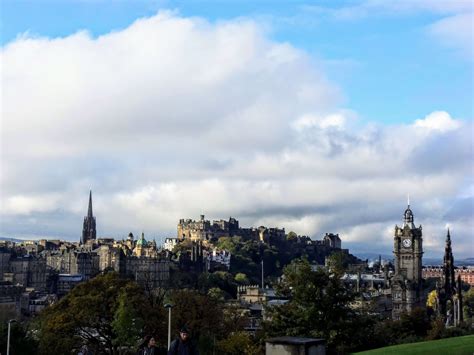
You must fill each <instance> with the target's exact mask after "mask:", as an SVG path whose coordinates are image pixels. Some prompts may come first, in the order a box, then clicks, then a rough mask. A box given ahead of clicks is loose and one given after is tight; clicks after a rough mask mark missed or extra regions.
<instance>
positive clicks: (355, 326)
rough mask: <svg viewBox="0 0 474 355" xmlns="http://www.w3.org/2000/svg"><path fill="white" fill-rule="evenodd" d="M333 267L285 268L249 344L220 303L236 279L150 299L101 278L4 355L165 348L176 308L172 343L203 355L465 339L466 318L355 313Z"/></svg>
mask: <svg viewBox="0 0 474 355" xmlns="http://www.w3.org/2000/svg"><path fill="white" fill-rule="evenodd" d="M330 265H331V267H330V268H329V270H330V271H327V270H326V269H323V268H320V269H316V270H314V269H313V268H312V267H311V264H310V263H309V262H308V261H307V260H306V259H304V258H303V259H298V260H294V261H293V262H291V263H290V264H289V265H287V266H286V267H285V268H284V271H283V277H282V278H281V280H280V282H279V283H276V284H275V287H276V289H277V291H278V293H279V294H280V295H281V296H282V297H284V298H286V299H287V300H288V302H286V303H285V304H282V305H280V306H273V307H266V308H265V317H264V319H265V320H264V322H263V325H262V329H261V331H259V332H257V334H255V335H254V336H253V335H252V336H251V335H250V334H248V333H247V332H245V326H246V325H247V324H248V313H247V312H246V311H245V310H244V309H242V308H241V307H240V305H239V304H238V303H236V302H228V301H226V298H227V297H226V295H227V293H228V290H226V288H227V287H229V285H232V284H233V283H234V282H243V280H244V279H245V278H246V276H245V275H244V274H243V273H238V274H236V275H235V276H234V275H232V274H230V273H226V272H218V273H212V274H209V273H203V274H201V276H199V278H198V284H199V287H198V288H197V289H191V288H183V289H176V288H174V289H157V290H153V291H152V292H147V291H145V290H144V289H143V288H141V287H139V286H138V285H137V284H136V283H135V282H134V281H132V280H124V279H121V278H119V276H118V275H117V274H115V273H108V274H105V275H101V276H98V277H96V278H94V279H92V280H90V281H88V282H85V283H83V284H80V285H78V286H77V287H75V288H74V289H73V290H72V291H71V292H70V293H69V294H68V295H66V296H65V297H64V298H62V299H61V300H60V301H59V302H57V303H55V304H54V305H52V306H51V307H49V308H47V309H45V310H44V311H43V312H42V313H41V314H40V315H39V316H38V317H37V318H35V319H33V320H32V321H30V322H29V323H28V324H26V325H25V324H23V325H20V324H17V325H15V324H14V328H13V333H12V339H13V342H12V351H11V354H12V355H14V354H72V353H77V351H78V349H79V348H80V347H81V346H82V345H84V344H86V345H88V347H89V349H90V350H92V351H93V352H94V354H134V353H135V352H136V349H137V346H138V344H139V342H140V340H141V339H142V337H143V336H145V335H152V336H154V337H155V338H156V339H157V341H158V345H159V346H161V347H162V348H164V347H165V345H166V343H167V327H168V313H167V310H166V309H165V308H164V305H165V304H167V303H171V304H173V305H174V307H173V308H172V330H173V334H175V332H176V331H177V330H178V329H179V327H181V326H182V325H184V324H186V325H187V326H188V327H189V328H190V330H191V333H192V337H193V338H194V339H195V340H196V341H197V343H198V346H199V349H200V352H201V354H248V355H250V354H253V355H257V354H262V353H263V351H264V342H265V339H267V338H269V337H273V336H281V335H290V336H303V337H316V338H324V339H325V340H326V342H327V345H328V352H329V353H334V354H336V353H337V354H344V353H350V352H355V351H361V350H368V349H371V348H377V347H382V346H387V345H392V344H400V343H404V342H413V341H419V340H428V339H438V338H441V337H448V336H457V335H464V334H469V333H472V328H471V327H470V325H471V324H472V318H466V320H465V323H464V324H463V325H462V326H461V327H458V328H448V329H446V328H445V327H444V324H443V322H442V321H441V319H439V318H436V317H435V316H434V315H433V314H431V315H430V314H429V313H428V312H427V311H426V310H425V309H417V310H415V311H414V312H412V313H411V314H405V315H403V316H402V318H401V320H400V321H391V320H384V319H381V318H379V317H378V316H376V315H374V314H373V313H371V312H370V311H369V310H364V309H356V308H354V307H353V306H352V305H353V303H354V301H355V300H356V298H357V296H358V295H357V294H356V293H355V292H354V290H353V289H350V288H347V287H345V285H344V284H343V282H342V281H341V279H340V276H341V275H342V273H343V272H344V265H343V259H342V258H340V257H338V256H337V255H335V256H334V257H332V258H331V260H330ZM236 279H242V280H240V281H238V280H236ZM465 305H466V306H465V307H466V308H465V314H466V316H467V317H472V315H473V313H474V312H473V306H474V293H473V292H472V291H469V292H467V293H466V294H465ZM1 332H2V334H1V336H0V342H2V344H1V348H0V349H5V347H6V344H5V342H6V328H5V327H3V328H2V329H1ZM4 335H5V336H4Z"/></svg>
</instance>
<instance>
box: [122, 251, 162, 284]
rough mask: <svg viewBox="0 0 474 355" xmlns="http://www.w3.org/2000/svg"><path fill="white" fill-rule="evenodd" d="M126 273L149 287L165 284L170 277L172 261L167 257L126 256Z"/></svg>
mask: <svg viewBox="0 0 474 355" xmlns="http://www.w3.org/2000/svg"><path fill="white" fill-rule="evenodd" d="M125 273H126V275H127V276H130V277H132V278H133V279H135V281H136V282H137V283H138V284H139V285H141V286H143V287H145V288H147V289H153V288H156V287H160V286H164V285H165V284H166V283H167V282H168V280H169V277H170V261H169V260H167V259H159V258H150V257H138V256H129V257H127V258H126V266H125Z"/></svg>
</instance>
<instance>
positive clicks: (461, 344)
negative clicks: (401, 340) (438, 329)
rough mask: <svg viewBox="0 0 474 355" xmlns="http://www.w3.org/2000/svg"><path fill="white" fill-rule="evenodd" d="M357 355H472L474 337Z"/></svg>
mask: <svg viewBox="0 0 474 355" xmlns="http://www.w3.org/2000/svg"><path fill="white" fill-rule="evenodd" d="M357 354H367V355H379V354H380V355H382V354H384V355H385V354H386V355H391V354H394V355H395V354H397V355H398V354H403V355H411V354H430V355H464V354H465V355H473V354H474V335H466V336H463V337H455V338H447V339H440V340H432V341H424V342H421V343H411V344H402V345H394V346H388V347H386V348H380V349H374V350H369V351H363V352H360V353H357Z"/></svg>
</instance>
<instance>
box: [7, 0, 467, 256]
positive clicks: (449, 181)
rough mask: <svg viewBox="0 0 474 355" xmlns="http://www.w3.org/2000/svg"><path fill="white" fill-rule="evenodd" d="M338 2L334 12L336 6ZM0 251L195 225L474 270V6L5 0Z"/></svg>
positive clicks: (420, 0)
mask: <svg viewBox="0 0 474 355" xmlns="http://www.w3.org/2000/svg"><path fill="white" fill-rule="evenodd" d="M335 3H337V5H335ZM2 10H3V11H2V27H1V32H2V38H1V43H2V50H1V69H2V84H1V90H2V95H1V98H2V99H1V181H0V192H1V206H0V218H1V225H0V236H3V237H20V238H32V237H34V238H39V237H54V238H58V237H59V238H64V239H68V240H79V237H80V233H81V229H82V218H83V216H84V214H85V213H86V210H87V199H88V193H89V189H92V191H93V198H94V214H95V215H96V217H97V226H98V227H97V228H98V234H99V235H100V236H111V237H115V238H121V237H123V236H125V235H126V234H128V232H130V231H132V232H134V233H140V232H141V231H145V234H146V236H147V238H151V239H152V238H156V239H157V241H159V240H160V237H166V236H171V235H173V234H175V233H176V223H177V221H178V219H179V218H196V219H197V218H199V215H200V214H205V215H206V216H207V217H209V218H210V219H220V218H225V219H227V218H228V217H229V216H234V217H236V218H237V219H239V220H240V222H241V225H244V226H259V225H265V226H278V227H285V228H286V229H287V230H288V231H289V230H294V231H295V232H297V233H298V234H305V235H309V236H311V237H313V238H320V237H321V236H322V235H323V234H324V233H326V232H334V233H339V234H340V235H341V237H342V241H343V245H344V246H345V247H349V248H350V249H351V251H353V252H354V253H356V254H357V253H358V252H359V253H360V252H381V253H384V254H390V253H391V250H392V236H393V228H394V226H395V224H399V225H400V224H401V221H402V214H403V211H404V210H405V208H406V204H407V202H406V200H407V194H409V195H410V200H411V206H412V209H413V212H414V214H415V223H416V224H422V225H423V231H424V244H425V252H426V254H425V255H427V256H431V257H438V256H441V255H442V253H443V250H442V248H443V244H444V238H445V235H446V227H447V226H450V228H451V231H452V232H451V235H452V238H453V244H454V252H455V257H458V258H461V257H473V256H474V245H473V234H474V216H473V215H474V181H473V175H474V171H473V166H474V165H473V162H474V159H473V134H474V130H473V101H472V96H473V94H474V92H473V91H474V88H473V62H474V54H473V44H472V42H473V25H472V24H473V7H472V3H471V2H470V1H451V2H447V1H424V0H412V1H408V0H406V1H397V2H395V1H394V2H387V1H370V0H368V1H345V2H343V1H340V2H334V1H318V2H310V3H308V4H305V3H304V2H298V3H297V2H288V3H286V4H283V2H279V5H275V4H272V3H271V2H270V1H268V2H267V1H264V2H261V3H260V5H254V4H253V2H251V1H239V2H238V1H231V2H225V3H224V2H221V1H207V2H204V1H187V2H173V1H107V2H106V1H94V0H87V1H86V0H84V1H21V2H18V1H5V2H4V3H3V9H2Z"/></svg>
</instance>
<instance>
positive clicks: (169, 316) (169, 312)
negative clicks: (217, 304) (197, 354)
mask: <svg viewBox="0 0 474 355" xmlns="http://www.w3.org/2000/svg"><path fill="white" fill-rule="evenodd" d="M165 308H168V350H169V349H170V347H171V308H173V305H172V304H169V303H167V304H165ZM7 355H8V354H7Z"/></svg>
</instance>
